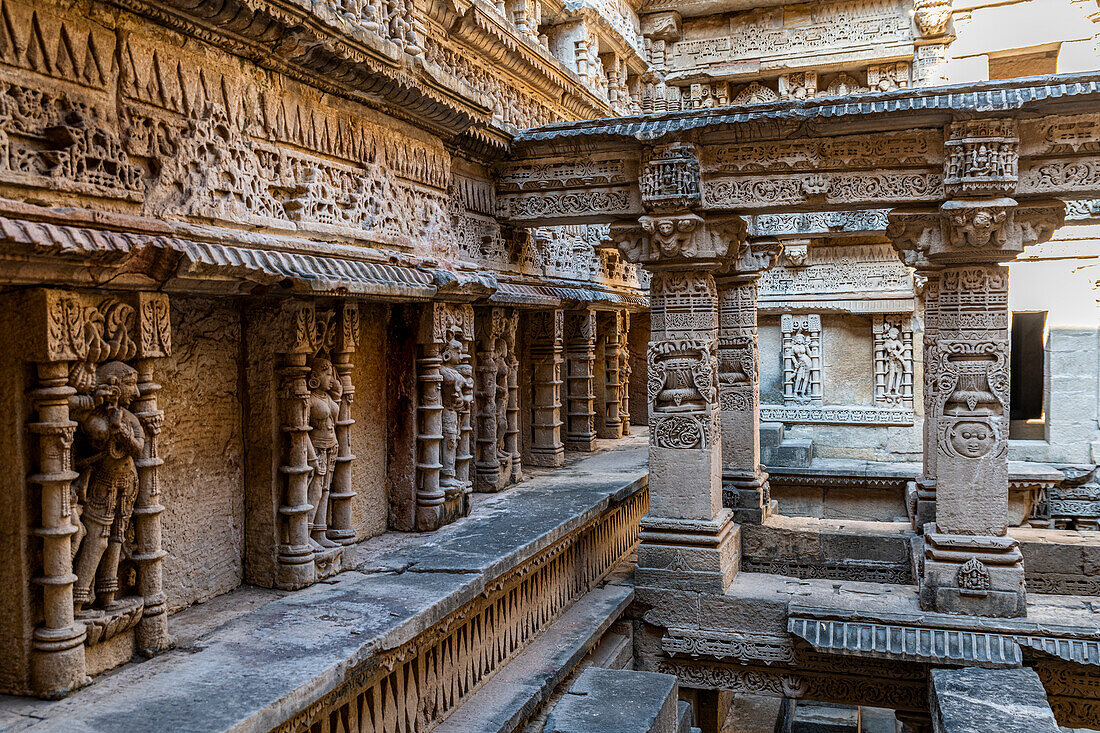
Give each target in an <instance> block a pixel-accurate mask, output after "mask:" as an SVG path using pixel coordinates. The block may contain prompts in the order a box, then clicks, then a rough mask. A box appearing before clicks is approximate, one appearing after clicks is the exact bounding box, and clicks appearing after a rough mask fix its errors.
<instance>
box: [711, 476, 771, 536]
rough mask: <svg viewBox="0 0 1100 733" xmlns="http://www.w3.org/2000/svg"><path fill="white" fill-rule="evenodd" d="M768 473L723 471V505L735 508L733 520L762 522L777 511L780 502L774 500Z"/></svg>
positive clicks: (739, 522)
mask: <svg viewBox="0 0 1100 733" xmlns="http://www.w3.org/2000/svg"><path fill="white" fill-rule="evenodd" d="M771 496H772V495H771V486H770V485H769V484H768V474H767V473H766V472H764V471H759V472H757V473H751V474H749V473H737V472H731V471H723V472H722V506H724V507H726V508H728V509H731V510H733V521H735V522H737V523H738V524H762V523H763V522H764V520H765V519H767V518H768V517H770V516H771V515H772V514H775V513H777V511H778V504H777V502H775V501H772V498H771Z"/></svg>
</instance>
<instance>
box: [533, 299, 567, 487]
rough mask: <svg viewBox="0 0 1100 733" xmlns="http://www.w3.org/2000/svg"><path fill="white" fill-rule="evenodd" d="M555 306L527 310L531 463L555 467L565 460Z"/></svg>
mask: <svg viewBox="0 0 1100 733" xmlns="http://www.w3.org/2000/svg"><path fill="white" fill-rule="evenodd" d="M564 321H565V315H564V313H563V312H562V311H561V310H560V309H559V310H549V311H535V312H533V313H532V314H531V330H530V333H529V336H528V341H529V344H528V348H529V349H530V353H531V392H532V395H531V397H532V399H531V458H530V460H531V463H533V464H534V465H536V466H552V467H557V466H561V465H562V464H564V463H565V444H564V443H562V439H561V426H562V421H561V385H562V378H561V368H562V332H563V327H564Z"/></svg>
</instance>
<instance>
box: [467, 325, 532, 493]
mask: <svg viewBox="0 0 1100 733" xmlns="http://www.w3.org/2000/svg"><path fill="white" fill-rule="evenodd" d="M518 322H519V314H518V313H516V312H515V311H506V310H505V309H504V308H490V309H487V310H485V311H482V312H480V313H479V315H478V318H477V321H476V326H477V342H478V352H477V381H476V386H475V394H474V396H475V403H476V408H477V457H476V463H475V465H474V467H475V472H476V474H475V480H474V489H475V490H476V491H487V492H492V491H500V490H501V489H503V488H504V487H505V486H507V485H508V484H510V483H513V482H516V481H519V480H520V468H521V466H520V461H521V458H520V450H519V360H518V359H517V357H516V354H515V345H516V329H517V327H518Z"/></svg>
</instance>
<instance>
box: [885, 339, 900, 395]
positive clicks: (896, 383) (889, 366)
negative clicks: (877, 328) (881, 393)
mask: <svg viewBox="0 0 1100 733" xmlns="http://www.w3.org/2000/svg"><path fill="white" fill-rule="evenodd" d="M882 350H883V353H884V354H885V355H886V384H885V385H884V387H885V390H886V395H887V396H889V397H893V398H900V397H901V387H902V385H901V381H902V377H903V376H904V375H905V344H903V343H902V341H901V332H900V331H899V330H898V327H897V326H890V328H889V329H888V330H887V331H886V338H885V339H883V343H882Z"/></svg>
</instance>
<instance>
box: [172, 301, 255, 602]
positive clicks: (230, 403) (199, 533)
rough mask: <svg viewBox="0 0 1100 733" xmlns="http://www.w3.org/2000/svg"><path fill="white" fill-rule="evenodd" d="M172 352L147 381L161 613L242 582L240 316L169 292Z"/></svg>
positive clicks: (224, 305)
mask: <svg viewBox="0 0 1100 733" xmlns="http://www.w3.org/2000/svg"><path fill="white" fill-rule="evenodd" d="M171 312H172V355H171V356H170V357H169V358H166V359H161V360H159V361H158V363H157V367H156V372H155V374H156V379H157V382H158V383H159V384H161V385H162V386H163V390H162V391H161V392H160V394H159V396H158V401H159V405H160V408H161V409H162V410H164V413H165V429H164V432H163V433H161V435H160V443H159V449H160V454H161V456H162V457H163V458H164V465H163V466H162V467H161V471H160V487H161V492H162V496H161V503H162V504H163V505H164V507H165V510H164V513H163V514H162V515H161V521H162V524H163V530H162V532H163V538H164V549H165V550H166V551H167V552H168V556H167V557H165V559H164V588H165V591H166V592H167V594H168V607H169V610H170V611H176V610H179V609H181V608H185V607H187V606H189V605H191V604H192V603H195V602H196V601H202V600H205V599H208V598H212V597H213V596H216V595H218V594H221V593H225V592H226V591H229V590H232V589H233V588H236V587H237V586H238V585H240V583H241V578H242V571H243V554H244V443H243V440H244V430H243V427H242V424H241V401H240V397H239V394H238V386H239V382H240V370H239V366H238V360H239V358H240V355H241V319H240V315H239V313H238V312H237V310H236V308H235V306H234V305H233V303H232V301H230V300H228V299H224V298H221V299H207V298H195V297H181V296H173V297H172V299H171Z"/></svg>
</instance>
